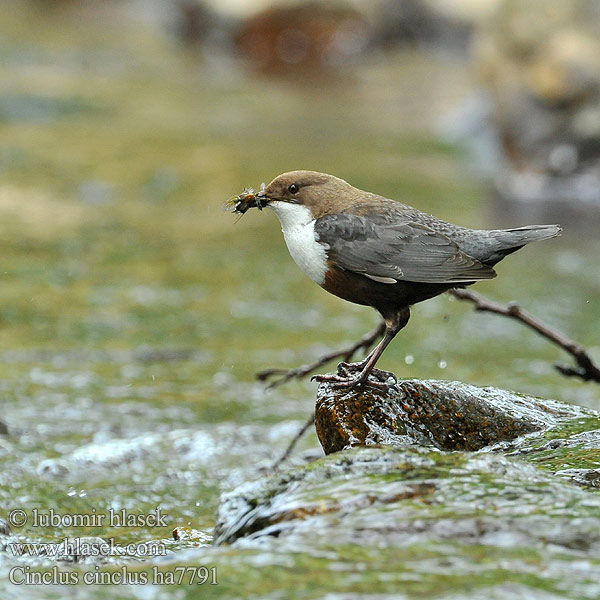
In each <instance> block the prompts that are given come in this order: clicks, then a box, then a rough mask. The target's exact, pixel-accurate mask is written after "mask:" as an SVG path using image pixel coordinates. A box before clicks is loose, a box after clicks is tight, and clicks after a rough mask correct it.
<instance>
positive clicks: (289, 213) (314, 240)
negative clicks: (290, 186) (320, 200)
mask: <svg viewBox="0 0 600 600" xmlns="http://www.w3.org/2000/svg"><path fill="white" fill-rule="evenodd" d="M268 206H269V208H271V209H272V210H273V211H274V212H275V214H276V215H277V217H278V218H279V221H280V222H281V230H282V231H283V237H284V239H285V243H286V244H287V247H288V250H289V252H290V255H291V257H292V258H293V259H294V261H295V262H296V264H297V265H298V266H299V267H300V268H301V269H302V270H303V271H304V272H305V273H306V274H307V275H308V276H309V277H310V278H311V279H312V280H313V281H314V282H315V283H318V284H319V285H323V283H324V282H325V276H326V274H327V270H328V266H327V250H328V246H327V245H326V244H322V243H320V242H319V238H318V235H317V233H316V232H315V220H314V218H313V216H312V213H311V212H310V210H309V209H308V208H307V207H306V206H302V205H299V204H290V203H287V202H271V203H269V205H268Z"/></svg>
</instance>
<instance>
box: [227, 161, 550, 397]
mask: <svg viewBox="0 0 600 600" xmlns="http://www.w3.org/2000/svg"><path fill="white" fill-rule="evenodd" d="M231 205H232V207H233V210H234V212H237V213H240V214H243V213H245V212H246V211H247V210H248V209H250V208H259V209H262V208H264V207H268V208H270V209H272V210H273V211H274V212H275V214H276V215H277V216H278V217H279V221H280V222H281V229H282V231H283V236H284V238H285V242H286V244H287V247H288V250H289V251H290V254H291V255H292V258H293V259H294V260H295V261H296V264H297V265H298V266H299V267H300V268H301V269H302V270H303V271H304V272H305V273H306V274H307V275H308V276H309V277H310V278H311V279H312V280H313V281H315V282H316V283H318V284H319V285H320V286H321V287H322V288H323V289H325V290H327V291H328V292H330V293H332V294H335V295H336V296H339V297H340V298H343V299H344V300H348V301H350V302H354V303H356V304H363V305H366V306H372V307H373V308H375V309H376V310H377V311H378V312H379V313H380V314H381V316H382V317H383V320H384V322H385V333H384V336H383V338H382V340H381V341H380V342H379V344H378V345H377V346H376V347H375V348H374V349H373V350H372V351H371V352H370V353H369V355H368V356H367V357H366V358H365V359H364V360H363V361H362V362H360V363H355V364H352V365H346V367H347V368H346V373H348V374H349V375H348V376H340V375H316V376H315V377H313V379H316V380H317V381H331V382H333V383H334V385H335V386H336V387H354V386H356V385H361V384H366V383H367V380H368V377H369V373H370V372H371V371H372V369H373V367H374V366H375V363H376V362H377V360H378V359H379V357H380V356H381V354H382V353H383V351H384V350H385V348H386V347H387V345H388V344H389V343H390V342H391V341H392V339H393V338H394V336H395V335H396V334H397V333H398V332H399V331H400V330H401V329H402V328H403V327H404V326H405V325H406V323H407V322H408V319H409V317H410V306H411V305H412V304H415V303H417V302H421V301H423V300H427V299H428V298H432V297H433V296H437V295H438V294H441V293H442V292H445V291H446V290H449V289H450V288H454V287H463V286H466V285H471V284H472V283H475V282H476V281H479V280H481V279H491V278H493V277H495V276H496V272H495V271H494V269H493V268H492V267H493V266H494V265H495V264H496V263H497V262H498V261H500V260H502V259H503V258H504V257H505V256H506V255H507V254H510V253H511V252H514V251H515V250H518V249H519V248H522V247H523V246H525V244H529V243H531V242H537V241H538V240H545V239H547V238H552V237H555V236H557V235H559V234H560V231H561V228H560V227H559V226H558V225H528V226H526V227H519V228H517V229H493V230H481V229H468V228H466V227H460V226H459V225H453V224H452V223H447V222H446V221H442V220H441V219H438V218H437V217H434V216H433V215H429V214H427V213H424V212H421V211H419V210H417V209H416V208H413V207H412V206H408V205H406V204H401V203H400V202H396V201H394V200H390V199H389V198H384V197H383V196H378V195H376V194H372V193H370V192H364V191H362V190H359V189H357V188H355V187H353V186H351V185H350V184H349V183H347V182H346V181H344V180H343V179H339V178H338V177H334V176H333V175H327V174H326V173H317V172H315V171H291V172H289V173H283V174H282V175H279V176H278V177H276V178H275V179H273V181H271V183H269V185H267V186H264V185H263V186H262V187H261V189H260V191H259V192H256V193H255V192H254V190H252V189H247V190H244V192H243V193H242V194H240V195H239V196H237V197H235V198H234V199H233V201H232V203H231ZM351 371H355V372H357V373H356V375H351V374H350V372H351Z"/></svg>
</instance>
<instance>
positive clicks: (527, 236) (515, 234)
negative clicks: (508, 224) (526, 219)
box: [498, 225, 562, 246]
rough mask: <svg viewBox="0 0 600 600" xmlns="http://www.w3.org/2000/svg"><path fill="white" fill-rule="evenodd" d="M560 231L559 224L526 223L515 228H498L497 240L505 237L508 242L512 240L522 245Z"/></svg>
mask: <svg viewBox="0 0 600 600" xmlns="http://www.w3.org/2000/svg"><path fill="white" fill-rule="evenodd" d="M561 231H562V228H561V226H560V225H526V226H525V227H517V228H516V229H500V230H498V234H499V235H498V238H499V240H500V239H502V238H506V241H507V242H508V243H513V242H514V243H515V244H519V245H520V246H524V245H525V244H531V242H538V241H540V240H547V239H548V238H553V237H556V236H557V235H560V232H561Z"/></svg>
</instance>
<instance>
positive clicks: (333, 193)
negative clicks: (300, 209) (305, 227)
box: [234, 171, 356, 218]
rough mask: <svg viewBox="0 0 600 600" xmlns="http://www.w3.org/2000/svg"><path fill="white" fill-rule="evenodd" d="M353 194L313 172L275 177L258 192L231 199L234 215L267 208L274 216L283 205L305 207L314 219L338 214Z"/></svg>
mask: <svg viewBox="0 0 600 600" xmlns="http://www.w3.org/2000/svg"><path fill="white" fill-rule="evenodd" d="M351 191H356V190H355V188H353V187H352V186H351V185H350V184H349V183H347V182H346V181H344V180H343V179H340V178H339V177H334V176H333V175H328V174H326V173H318V172H316V171H290V172H288V173H283V174H282V175H278V176H277V177H275V179H273V181H271V183H269V185H267V186H264V185H263V186H262V187H261V189H260V190H259V191H258V192H256V193H255V192H254V190H244V192H242V194H240V195H239V196H237V197H235V198H234V204H235V206H234V212H237V213H242V214H243V213H245V212H246V211H247V210H248V209H250V208H258V209H261V210H262V208H264V207H265V206H270V208H273V210H275V211H276V212H277V207H281V206H283V205H300V206H306V207H307V208H308V209H309V210H310V211H311V213H312V214H313V216H314V217H315V218H317V217H320V216H322V215H324V214H328V213H330V212H335V211H336V210H339V208H340V207H341V206H340V205H341V204H342V203H343V202H344V199H345V198H348V197H350V196H352V195H353V194H352V193H351Z"/></svg>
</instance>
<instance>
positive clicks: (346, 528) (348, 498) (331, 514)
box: [215, 445, 600, 568]
mask: <svg viewBox="0 0 600 600" xmlns="http://www.w3.org/2000/svg"><path fill="white" fill-rule="evenodd" d="M599 510H600V496H598V495H597V494H594V493H590V492H588V491H587V490H584V489H581V488H579V487H577V486H573V485H571V484H569V483H567V482H565V481H563V480H561V479H560V478H557V477H552V476H550V475H547V474H545V473H543V472H542V471H540V470H539V469H536V468H535V467H534V466H532V465H529V464H526V463H525V462H523V461H519V460H515V459H510V458H507V457H504V456H500V455H496V454H490V453H458V452H454V453H446V452H440V451H438V450H435V449H429V450H427V449H425V448H420V447H417V446H408V445H407V446H404V447H398V448H390V447H388V448H383V447H382V448H353V449H352V450H349V451H346V452H343V453H338V454H335V455H331V456H328V457H325V458H323V459H320V460H319V461H316V462H315V463H312V464H310V465H308V466H306V467H299V468H295V469H292V470H290V471H287V472H284V473H281V474H278V475H276V476H272V477H270V478H265V479H262V480H259V481H256V482H251V483H247V484H245V485H243V486H241V487H239V488H237V489H236V490H234V491H233V492H230V493H229V494H226V495H224V496H223V497H222V500H221V504H220V507H219V510H218V515H217V525H216V528H215V543H216V544H226V543H227V544H232V543H237V544H243V545H244V546H252V545H254V544H261V547H262V548H264V545H265V544H269V543H276V544H277V545H279V546H282V547H283V548H286V547H287V545H288V544H289V545H293V546H294V548H296V549H298V550H299V551H300V550H305V551H306V550H307V548H311V549H312V551H313V552H318V548H321V549H323V548H325V547H331V546H332V545H343V544H349V543H352V544H364V545H368V546H369V547H371V548H377V547H384V546H385V547H386V548H388V549H389V548H390V547H414V546H418V545H420V544H426V545H427V546H428V547H430V548H431V547H432V545H433V544H435V543H440V542H448V543H451V544H453V546H454V547H457V546H479V545H481V546H488V547H497V548H504V549H505V550H506V554H507V556H508V555H510V553H511V551H512V550H517V549H519V548H523V547H527V546H531V547H536V548H537V549H538V551H540V549H545V550H542V551H541V553H542V554H543V552H544V551H547V552H550V553H551V554H552V553H556V552H564V553H567V554H568V553H570V552H573V551H581V550H585V552H586V554H587V556H588V557H590V558H591V557H594V558H595V559H597V560H598V561H600V517H599V516H598V515H599V514H600V512H599ZM275 539H277V542H275V541H274V540H275ZM500 559H501V557H498V560H500ZM475 560H476V559H475ZM424 568H425V567H424Z"/></svg>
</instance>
